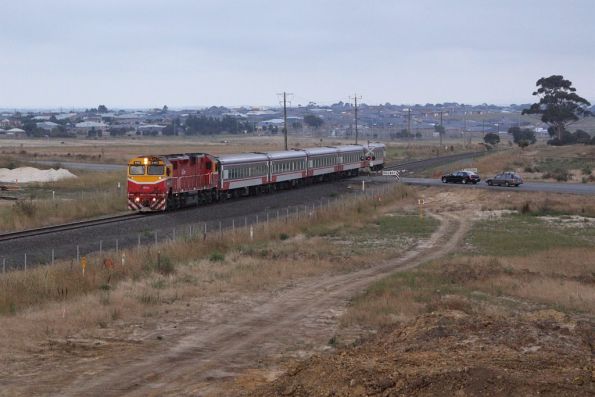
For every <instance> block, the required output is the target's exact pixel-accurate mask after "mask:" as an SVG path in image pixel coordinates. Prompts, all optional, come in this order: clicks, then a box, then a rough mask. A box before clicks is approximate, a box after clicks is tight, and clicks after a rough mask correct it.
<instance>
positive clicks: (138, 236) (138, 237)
mask: <svg viewBox="0 0 595 397" xmlns="http://www.w3.org/2000/svg"><path fill="white" fill-rule="evenodd" d="M137 239H138V248H140V233H139V234H138V235H137Z"/></svg>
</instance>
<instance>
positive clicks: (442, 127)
mask: <svg viewBox="0 0 595 397" xmlns="http://www.w3.org/2000/svg"><path fill="white" fill-rule="evenodd" d="M443 132H444V125H442V110H441V111H440V131H438V135H440V148H442V133H443Z"/></svg>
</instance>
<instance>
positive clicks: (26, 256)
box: [25, 252, 27, 271]
mask: <svg viewBox="0 0 595 397" xmlns="http://www.w3.org/2000/svg"><path fill="white" fill-rule="evenodd" d="M25 271H27V253H26V252H25Z"/></svg>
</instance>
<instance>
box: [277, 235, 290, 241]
mask: <svg viewBox="0 0 595 397" xmlns="http://www.w3.org/2000/svg"><path fill="white" fill-rule="evenodd" d="M288 238H289V235H288V234H286V233H281V234H280V235H279V240H287V239H288Z"/></svg>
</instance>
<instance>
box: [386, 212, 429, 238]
mask: <svg viewBox="0 0 595 397" xmlns="http://www.w3.org/2000/svg"><path fill="white" fill-rule="evenodd" d="M376 224H377V225H378V226H379V230H378V232H379V234H381V235H389V236H394V235H408V236H414V237H429V236H430V235H431V234H432V233H433V232H434V230H436V228H437V227H438V225H439V224H440V222H438V221H437V220H436V219H435V218H432V217H430V216H424V217H420V216H419V215H400V214H389V215H387V216H384V217H382V218H380V219H379V220H378V221H377V222H376Z"/></svg>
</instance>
